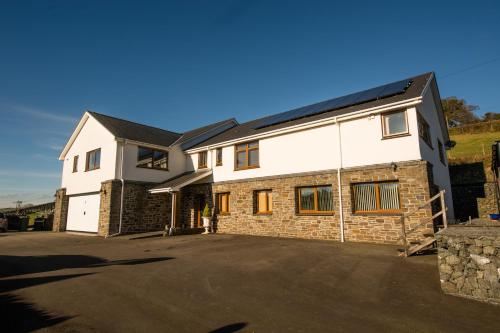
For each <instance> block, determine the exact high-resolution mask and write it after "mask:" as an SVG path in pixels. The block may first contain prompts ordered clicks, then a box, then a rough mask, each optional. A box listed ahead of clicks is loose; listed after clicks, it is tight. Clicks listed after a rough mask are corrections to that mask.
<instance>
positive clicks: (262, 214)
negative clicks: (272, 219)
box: [253, 212, 273, 216]
mask: <svg viewBox="0 0 500 333" xmlns="http://www.w3.org/2000/svg"><path fill="white" fill-rule="evenodd" d="M253 215H254V216H272V215H273V212H269V213H254V214H253Z"/></svg>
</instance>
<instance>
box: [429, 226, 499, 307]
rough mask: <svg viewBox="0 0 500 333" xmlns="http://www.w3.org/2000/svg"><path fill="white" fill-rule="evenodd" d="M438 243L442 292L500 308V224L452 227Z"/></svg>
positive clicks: (440, 235) (442, 232)
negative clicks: (493, 304) (488, 303)
mask: <svg viewBox="0 0 500 333" xmlns="http://www.w3.org/2000/svg"><path fill="white" fill-rule="evenodd" d="M489 223H490V224H491V225H493V224H492V223H493V222H489ZM436 239H437V243H438V264H439V274H440V280H441V288H442V290H443V291H444V292H445V293H448V294H453V295H457V296H462V297H467V298H473V299H476V300H480V301H487V302H491V303H496V304H500V224H498V225H497V226H496V227H489V226H473V225H460V226H450V227H448V228H447V229H445V230H443V231H441V232H440V233H438V234H436Z"/></svg>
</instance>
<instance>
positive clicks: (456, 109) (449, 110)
mask: <svg viewBox="0 0 500 333" xmlns="http://www.w3.org/2000/svg"><path fill="white" fill-rule="evenodd" d="M441 104H442V105H443V111H444V115H445V116H446V120H447V121H448V125H449V126H450V127H455V126H460V125H465V124H471V123H476V122H479V121H481V119H480V118H479V117H478V116H476V115H475V114H474V111H476V110H478V109H479V106H477V105H470V104H467V102H466V101H465V100H464V99H459V98H457V97H455V96H451V97H447V98H445V99H442V100H441Z"/></svg>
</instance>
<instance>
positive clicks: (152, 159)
mask: <svg viewBox="0 0 500 333" xmlns="http://www.w3.org/2000/svg"><path fill="white" fill-rule="evenodd" d="M140 148H142V149H149V150H151V152H152V155H151V166H150V167H148V166H147V165H137V164H136V167H137V168H141V169H151V170H161V171H168V164H169V163H168V162H169V155H168V151H166V150H162V149H156V148H151V147H144V146H138V147H137V163H139V149H140ZM155 152H159V153H165V155H167V167H166V168H159V167H155V166H154V165H155Z"/></svg>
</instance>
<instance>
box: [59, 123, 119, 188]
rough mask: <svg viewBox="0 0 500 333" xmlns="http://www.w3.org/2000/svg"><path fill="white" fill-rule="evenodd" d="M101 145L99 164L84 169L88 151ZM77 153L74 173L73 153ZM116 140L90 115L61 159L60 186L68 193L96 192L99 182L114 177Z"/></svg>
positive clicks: (99, 185) (99, 186)
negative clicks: (95, 166)
mask: <svg viewBox="0 0 500 333" xmlns="http://www.w3.org/2000/svg"><path fill="white" fill-rule="evenodd" d="M98 148H101V166H100V168H99V169H97V170H92V171H85V159H86V155H87V152H89V151H91V150H94V149H98ZM75 155H78V156H79V157H78V172H75V173H73V157H74V156H75ZM115 163H116V141H115V138H114V136H113V135H112V134H111V133H110V132H109V131H108V130H107V129H105V128H104V127H103V126H102V125H101V124H100V123H99V122H98V121H97V120H95V119H94V118H93V117H91V116H90V117H89V118H88V120H87V122H86V123H85V125H84V126H83V128H82V130H81V131H80V133H79V134H78V136H77V137H76V139H75V141H74V142H73V145H72V146H71V148H70V149H69V150H68V152H67V154H66V157H65V158H64V162H63V173H62V181H61V187H63V188H66V193H67V194H68V195H72V194H78V193H87V192H97V191H99V190H100V189H101V182H103V181H105V180H109V179H114V178H115Z"/></svg>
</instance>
